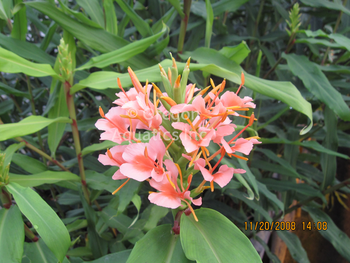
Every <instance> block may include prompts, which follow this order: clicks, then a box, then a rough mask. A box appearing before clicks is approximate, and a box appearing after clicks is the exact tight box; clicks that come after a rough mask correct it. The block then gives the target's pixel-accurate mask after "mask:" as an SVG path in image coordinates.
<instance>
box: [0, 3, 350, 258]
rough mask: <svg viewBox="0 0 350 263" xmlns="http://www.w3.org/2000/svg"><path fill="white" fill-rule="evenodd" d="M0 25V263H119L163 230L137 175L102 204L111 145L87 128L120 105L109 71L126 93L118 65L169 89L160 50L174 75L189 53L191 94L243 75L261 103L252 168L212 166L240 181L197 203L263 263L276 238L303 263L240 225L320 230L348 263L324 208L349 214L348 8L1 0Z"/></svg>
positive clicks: (287, 235) (109, 183) (293, 238)
mask: <svg viewBox="0 0 350 263" xmlns="http://www.w3.org/2000/svg"><path fill="white" fill-rule="evenodd" d="M0 19H1V20H0V29H1V34H0V46H1V48H0V71H1V82H0V119H1V122H0V123H1V124H2V125H0V147H1V151H2V153H4V154H5V155H3V154H2V155H1V166H0V172H1V176H0V187H1V189H2V191H1V206H2V207H3V209H1V210H0V228H1V227H2V228H1V229H3V230H2V231H1V232H0V254H1V258H2V259H3V260H5V259H7V261H6V262H57V261H60V262H83V261H90V260H95V261H94V262H115V261H116V260H119V261H120V262H126V261H127V260H128V257H129V254H130V253H131V249H132V248H133V247H134V245H135V243H136V242H137V241H139V240H141V241H140V243H139V244H142V238H143V237H144V236H145V234H146V233H150V232H149V231H150V230H152V229H154V228H155V227H156V226H157V225H163V224H173V217H172V215H171V213H170V212H169V210H168V209H166V208H162V207H158V206H155V205H152V204H150V203H149V201H148V200H147V198H146V197H145V196H146V194H147V192H148V191H149V190H150V189H149V188H148V187H145V186H143V185H142V184H140V183H139V182H136V181H133V182H129V183H128V184H127V185H126V186H125V187H124V188H123V189H122V190H121V191H119V192H118V194H117V195H116V196H112V195H111V192H113V191H114V190H115V189H116V188H118V187H119V186H120V185H121V182H119V181H114V180H112V179H111V176H112V175H113V173H114V172H115V168H114V167H112V168H108V167H105V166H103V165H101V164H100V163H99V162H98V161H97V156H98V154H99V153H102V152H105V150H106V149H107V148H110V147H112V146H113V145H115V144H114V143H112V142H109V141H105V142H103V143H100V142H99V132H98V131H97V130H96V128H95V126H94V124H95V122H96V120H97V119H98V118H99V114H98V108H99V107H101V108H102V109H103V111H104V112H106V111H108V109H109V108H110V107H111V106H112V105H113V104H112V102H113V101H114V100H115V99H116V96H115V93H116V92H119V89H118V85H117V81H116V79H117V77H119V78H120V80H121V83H122V86H123V87H124V88H127V87H131V85H132V83H131V81H130V78H129V76H128V74H127V67H128V66H130V67H131V68H132V69H133V70H134V71H135V73H136V75H137V77H138V78H139V80H140V81H142V82H143V83H145V82H146V80H148V81H149V82H154V83H156V84H157V85H158V86H159V87H163V86H162V83H161V80H162V79H161V75H160V73H159V67H158V65H157V64H158V63H161V65H162V66H163V67H164V68H165V69H166V70H167V68H168V67H170V66H171V60H170V56H171V55H170V52H171V53H172V54H173V56H174V57H175V58H176V59H177V61H178V69H179V73H181V72H182V70H183V69H184V66H185V63H181V62H182V61H186V60H187V59H188V57H191V60H192V63H191V68H190V69H191V73H190V74H189V81H190V82H192V83H196V85H197V86H198V87H200V88H205V87H206V86H207V85H209V79H210V78H213V79H214V82H215V83H220V82H221V80H222V79H223V78H224V79H226V80H227V83H226V89H227V90H232V91H236V90H237V88H238V85H239V84H240V76H241V72H242V71H244V72H245V88H243V89H242V90H241V91H240V92H241V94H240V95H241V96H251V97H253V98H254V100H255V103H256V104H257V108H256V109H255V110H254V113H255V116H256V118H258V121H257V122H255V123H254V125H253V126H252V127H250V128H249V129H247V132H248V133H249V134H250V135H251V136H255V135H259V137H261V138H262V139H261V140H260V141H261V142H262V144H261V145H259V146H257V147H255V149H254V150H253V152H252V153H251V154H250V156H249V161H247V162H245V161H243V160H239V159H238V161H237V160H231V159H229V158H224V159H223V160H222V162H223V163H224V164H227V165H228V166H231V167H239V168H243V169H245V170H246V171H247V173H246V174H243V175H241V176H240V175H236V176H235V177H234V179H233V180H232V181H231V182H230V184H229V185H228V186H226V187H225V188H224V189H216V190H215V191H214V192H210V191H206V192H204V194H203V200H204V202H203V205H204V206H206V207H209V208H213V209H215V210H217V211H219V212H221V213H222V214H224V215H225V216H226V217H227V218H229V219H230V220H231V221H232V222H234V223H235V224H236V225H237V226H238V227H239V228H240V229H241V230H242V231H243V232H244V233H245V234H246V235H247V236H248V237H249V238H251V241H252V243H253V244H254V246H255V247H256V249H257V250H258V252H259V254H260V256H261V257H262V258H263V260H264V262H269V260H271V261H272V262H280V261H283V260H284V257H285V256H284V255H282V254H281V253H280V252H278V251H279V249H278V248H279V247H280V246H282V245H281V244H283V242H278V240H279V238H280V239H282V240H283V241H284V243H285V244H286V246H287V248H288V250H289V252H290V256H291V257H292V258H293V259H294V260H295V261H297V262H310V261H311V262H313V261H312V260H311V257H312V255H310V254H309V255H308V253H307V251H306V250H305V248H306V246H305V242H303V243H302V242H301V241H300V239H299V237H300V235H297V234H298V233H296V234H295V233H292V232H289V231H275V232H274V233H273V235H271V232H266V231H259V230H263V229H265V228H262V229H259V228H257V229H255V228H254V227H252V228H251V227H248V226H249V224H250V222H252V226H255V223H257V222H262V221H270V222H271V221H272V220H274V221H278V220H282V221H281V222H285V223H287V222H289V221H291V222H297V225H296V228H297V229H299V230H304V232H307V231H309V232H312V231H313V230H316V231H317V230H319V233H320V234H321V235H322V236H323V237H324V238H325V239H327V240H328V241H329V242H330V243H331V244H332V246H333V247H334V249H335V250H336V251H337V252H338V253H339V255H340V256H339V262H341V261H340V260H348V261H349V260H350V251H349V249H348V248H349V247H350V239H349V237H348V236H347V235H346V234H345V233H344V232H343V231H342V229H343V225H342V222H341V221H340V220H337V221H333V219H332V218H331V217H330V216H329V215H328V214H327V210H328V208H329V207H331V206H332V205H329V204H328V200H332V201H331V204H333V203H337V202H338V203H340V204H341V205H342V206H343V207H346V204H345V203H346V202H347V200H346V199H345V198H344V197H346V195H348V194H349V188H348V185H349V184H350V179H349V178H350V176H349V174H350V173H349V170H348V169H349V168H348V166H347V165H348V159H349V157H348V155H349V147H350V136H349V133H348V131H349V129H350V124H349V121H350V111H349V96H348V94H349V79H350V76H349V75H350V67H349V62H350V39H349V36H350V2H349V3H348V2H347V1H346V0H344V1H343V2H341V1H334V2H331V1H328V0H319V1H311V0H301V1H284V0H262V1H255V0H250V1H248V0H235V1H232V0H220V1H216V0H212V1H210V0H205V1H199V0H198V1H191V0H184V1H183V2H182V1H179V0H169V1H163V0H148V1H146V0H141V1H124V0H116V1H113V0H88V1H83V0H72V1H65V0H58V1H53V0H46V1H25V2H23V1H22V0H13V1H12V0H1V1H0ZM60 43H61V44H60ZM58 46H59V47H58ZM250 114H251V112H248V114H247V115H250ZM241 119H242V120H240V121H241V122H240V123H238V124H239V125H241V126H242V127H243V126H244V125H246V123H247V121H248V120H246V122H245V119H243V118H241ZM235 123H236V124H237V122H235ZM234 135H235V134H234ZM234 135H233V136H234ZM140 139H141V140H142V137H141V138H140ZM211 147H212V149H213V150H215V148H214V147H215V146H214V145H212V146H211ZM338 147H342V148H339V149H338ZM9 164H10V166H9ZM78 175H79V176H78ZM195 183H197V185H198V184H199V183H200V182H193V184H194V185H195ZM247 197H250V198H253V197H254V199H253V200H250V199H248V198H247ZM13 201H15V202H14V203H15V204H16V205H11V204H13ZM348 205H349V203H348ZM334 206H335V207H338V208H339V206H336V204H335V205H334ZM342 206H340V207H342ZM300 209H302V211H301V210H300ZM333 209H334V208H333ZM300 213H302V215H303V216H304V217H301V218H302V219H301V220H303V221H300V220H299V221H298V218H300V216H299V215H300ZM22 214H23V215H24V217H22ZM56 214H57V215H58V216H57V215H56ZM298 214H299V215H298ZM344 214H346V212H344ZM282 218H284V219H282ZM283 220H284V221H283ZM288 220H289V221H288ZM307 220H308V221H307ZM347 220H349V218H347ZM23 221H24V227H23ZM30 222H31V223H30ZM245 222H247V223H248V224H247V223H246V224H245ZM303 222H304V224H303ZM308 222H311V224H310V225H308V224H307V223H308ZM313 222H315V224H313ZM318 222H326V223H327V224H326V226H327V230H325V228H324V224H321V225H322V227H318V226H319V224H317V223H318ZM285 225H286V226H287V224H285ZM281 226H282V224H281ZM282 230H283V229H282ZM287 230H288V229H287ZM348 234H349V233H348ZM24 235H25V237H26V238H25V239H24ZM38 236H40V238H39V239H38ZM298 236H299V237H298ZM232 238H234V237H232ZM154 239H155V240H154V242H156V235H155V236H154ZM24 241H25V242H24ZM32 241H33V242H32ZM9 244H11V245H9ZM140 246H141V245H140ZM304 247H305V248H304ZM226 249H230V248H226ZM135 250H136V251H141V250H140V249H137V246H136V247H135ZM135 250H134V251H135ZM325 250H326V251H331V248H330V247H329V246H328V248H327V249H325ZM141 252H142V251H141ZM141 252H139V253H141ZM146 252H147V253H148V254H147V253H146ZM146 252H142V253H146V254H145V257H146V256H149V258H152V256H154V255H155V254H157V253H159V250H157V249H156V250H151V249H150V250H148V251H146ZM134 253H136V252H134ZM152 253H155V254H152ZM319 253H320V254H322V253H323V252H322V251H321V252H320V251H319ZM107 254H109V255H108V256H106V255H107ZM66 255H67V256H68V257H65V256H66ZM153 258H154V257H153ZM309 258H310V259H309ZM324 258H325V257H324ZM341 258H342V259H341ZM102 260H104V261H102ZM119 261H118V262H119ZM128 262H134V261H133V260H132V259H130V258H129V261H128ZM154 262H156V261H154ZM314 262H316V261H314ZM317 262H321V261H317ZM325 262H326V261H325ZM327 262H330V261H327ZM332 262H336V260H335V256H333V257H332ZM344 262H346V261H344Z"/></svg>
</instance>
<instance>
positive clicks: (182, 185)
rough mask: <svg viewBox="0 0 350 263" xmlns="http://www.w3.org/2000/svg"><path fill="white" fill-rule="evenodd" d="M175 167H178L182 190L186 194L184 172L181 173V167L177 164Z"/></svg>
mask: <svg viewBox="0 0 350 263" xmlns="http://www.w3.org/2000/svg"><path fill="white" fill-rule="evenodd" d="M175 165H176V168H177V170H178V171H179V175H180V183H181V190H182V192H184V191H185V188H184V184H183V181H182V172H181V169H180V166H179V165H178V164H177V163H175Z"/></svg>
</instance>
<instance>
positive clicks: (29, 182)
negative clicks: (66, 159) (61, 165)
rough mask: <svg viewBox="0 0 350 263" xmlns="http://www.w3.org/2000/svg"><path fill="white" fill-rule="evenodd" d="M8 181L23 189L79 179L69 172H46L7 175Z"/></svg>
mask: <svg viewBox="0 0 350 263" xmlns="http://www.w3.org/2000/svg"><path fill="white" fill-rule="evenodd" d="M9 177H10V181H11V182H14V183H17V184H19V185H21V186H24V187H35V186H39V185H42V184H54V183H57V182H60V181H76V182H78V181H80V178H79V177H78V176H77V175H75V174H72V173H69V172H53V171H46V172H42V173H38V174H32V175H21V174H12V173H10V174H9Z"/></svg>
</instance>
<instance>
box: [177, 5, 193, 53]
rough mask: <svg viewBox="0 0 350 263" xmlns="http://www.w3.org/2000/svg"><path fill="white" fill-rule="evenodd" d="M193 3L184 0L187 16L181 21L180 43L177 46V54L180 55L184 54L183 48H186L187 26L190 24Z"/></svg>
mask: <svg viewBox="0 0 350 263" xmlns="http://www.w3.org/2000/svg"><path fill="white" fill-rule="evenodd" d="M191 3H192V0H184V13H185V16H184V18H183V19H182V20H181V24H180V34H179V42H178V44H177V52H178V53H179V54H182V51H183V47H184V42H185V35H186V30H187V24H188V20H189V18H190V11H191Z"/></svg>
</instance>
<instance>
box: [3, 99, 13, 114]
mask: <svg viewBox="0 0 350 263" xmlns="http://www.w3.org/2000/svg"><path fill="white" fill-rule="evenodd" d="M13 107H14V104H13V101H12V100H5V101H1V102H0V115H3V114H5V113H6V112H8V111H11V110H12V109H13Z"/></svg>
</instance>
